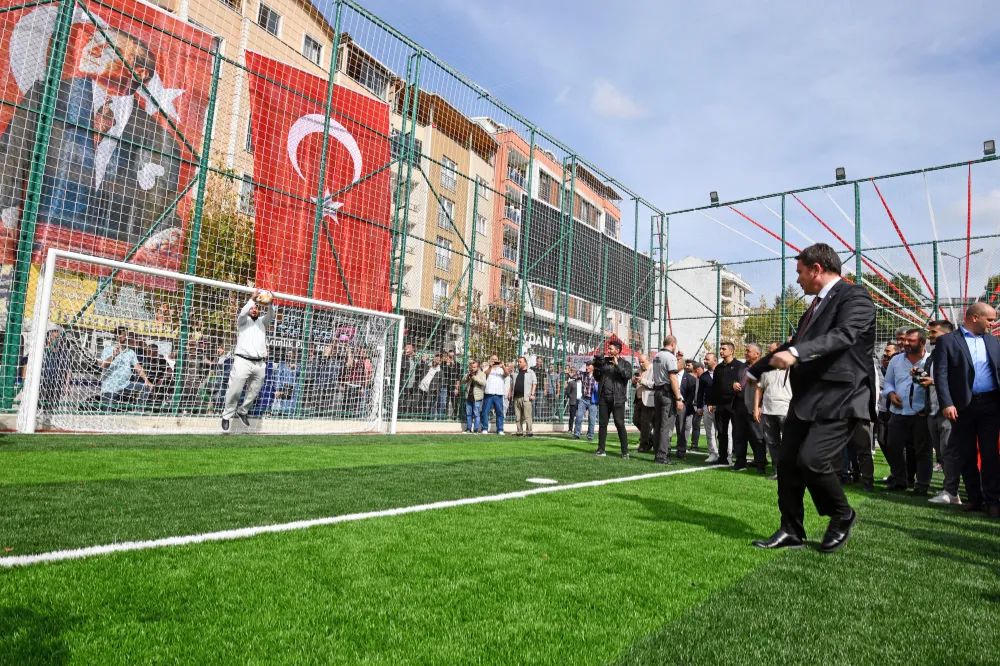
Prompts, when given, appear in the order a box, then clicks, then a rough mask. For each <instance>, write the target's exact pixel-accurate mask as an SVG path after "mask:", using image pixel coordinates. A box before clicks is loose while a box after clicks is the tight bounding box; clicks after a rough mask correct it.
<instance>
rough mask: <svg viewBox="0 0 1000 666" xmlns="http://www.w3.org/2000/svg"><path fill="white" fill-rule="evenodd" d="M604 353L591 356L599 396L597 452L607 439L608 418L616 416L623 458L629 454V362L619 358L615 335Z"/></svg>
mask: <svg viewBox="0 0 1000 666" xmlns="http://www.w3.org/2000/svg"><path fill="white" fill-rule="evenodd" d="M605 353H606V355H605V356H601V355H599V354H598V355H597V356H595V357H594V377H595V378H596V379H597V382H598V385H599V386H600V389H599V398H598V403H597V413H598V419H599V422H600V429H599V430H598V437H597V452H596V453H595V455H597V456H601V457H603V456H604V455H605V453H604V448H605V443H606V442H607V439H608V421H610V419H611V418H612V417H614V420H615V429H616V430H618V440H619V443H620V444H621V450H622V458H626V459H627V458H628V431H627V430H625V403H626V401H627V400H628V383H629V382H630V381H631V380H632V364H631V363H629V362H628V361H626V360H625V359H623V358H621V353H622V343H621V341H620V340H618V339H617V338H612V339H611V340H608V343H607V345H605Z"/></svg>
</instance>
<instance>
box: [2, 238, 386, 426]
mask: <svg viewBox="0 0 1000 666" xmlns="http://www.w3.org/2000/svg"><path fill="white" fill-rule="evenodd" d="M36 284H38V287H37V289H36V290H35V291H36V293H35V294H34V296H33V303H34V308H33V309H32V308H31V307H30V305H29V310H28V312H27V313H26V314H25V320H26V325H27V326H30V334H29V335H28V339H29V342H28V344H27V345H26V347H25V348H26V351H27V355H28V358H27V363H26V372H25V380H24V384H23V386H24V388H23V391H22V393H21V400H20V406H19V411H18V422H17V426H18V431H20V432H35V431H40V430H54V431H87V432H109V433H164V434H165V433H219V432H221V418H222V414H223V408H224V404H225V401H226V395H227V391H228V390H229V388H230V380H231V375H232V374H233V372H232V370H233V367H234V365H237V366H239V365H240V362H241V359H240V358H238V357H236V356H235V355H234V353H235V345H236V339H237V316H238V314H239V313H240V310H241V309H242V308H243V307H244V306H245V305H246V304H247V302H248V301H249V300H250V299H251V295H252V292H253V288H251V287H246V286H242V285H236V284H228V283H224V282H218V281H214V280H208V279H204V278H199V277H193V276H190V275H183V274H180V273H174V272H171V271H165V270H160V269H156V268H149V267H145V266H139V265H134V264H126V263H121V262H117V261H112V260H108V259H101V258H98V257H93V256H89V255H84V254H78V253H74V252H66V251H61V250H54V249H53V250H49V253H48V256H47V259H46V262H45V264H44V266H43V268H42V275H41V279H39V280H38V281H37V283H36ZM31 298H32V295H31V294H29V301H28V302H29V304H30V303H31V302H32V301H31ZM271 308H272V309H273V312H272V313H271V314H270V315H267V317H268V318H270V322H269V324H268V326H267V332H266V337H267V349H268V353H267V357H266V359H265V360H263V361H261V362H259V366H262V367H263V375H264V378H263V382H262V383H261V384H260V390H259V393H258V394H257V398H256V400H254V401H253V403H252V404H250V405H249V407H248V414H247V417H248V419H249V421H250V425H249V426H245V425H244V424H243V423H242V421H241V420H240V419H239V418H237V417H236V416H233V417H232V418H231V420H230V429H229V432H230V433H240V432H259V433H288V434H292V433H301V434H308V433H316V434H320V433H352V432H394V431H395V422H396V396H397V393H398V391H397V387H398V385H399V367H400V358H401V354H402V336H403V318H402V317H400V316H398V315H392V314H386V313H383V312H375V311H369V310H362V309H358V308H352V307H348V306H344V305H340V304H336V303H328V302H323V301H317V300H313V299H308V298H302V297H297V296H292V295H288V294H280V293H276V294H275V298H274V302H273V304H272V305H271ZM265 312H266V311H265ZM260 316H265V315H264V313H263V312H262V313H261V314H260ZM241 356H242V355H241ZM255 366H257V364H256V363H255ZM255 372H256V373H257V374H258V375H259V374H260V370H259V369H257V370H255ZM246 384H247V387H249V385H250V384H251V381H249V380H248V381H247V382H246ZM246 390H247V389H246V388H245V389H244V390H243V393H242V394H241V395H240V396H239V402H240V404H242V403H243V402H244V400H245V399H246V397H247V396H246Z"/></svg>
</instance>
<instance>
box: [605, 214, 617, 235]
mask: <svg viewBox="0 0 1000 666" xmlns="http://www.w3.org/2000/svg"><path fill="white" fill-rule="evenodd" d="M604 233H606V234H607V235H608V236H611V237H612V238H618V220H616V219H615V218H613V217H611V216H610V215H608V214H607V213H605V215H604Z"/></svg>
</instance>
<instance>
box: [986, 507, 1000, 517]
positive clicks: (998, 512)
mask: <svg viewBox="0 0 1000 666" xmlns="http://www.w3.org/2000/svg"><path fill="white" fill-rule="evenodd" d="M986 513H987V514H988V515H989V517H990V518H1000V506H991V507H990V508H989V510H988V511H987V512H986Z"/></svg>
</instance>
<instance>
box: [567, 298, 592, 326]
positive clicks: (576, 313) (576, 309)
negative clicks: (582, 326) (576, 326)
mask: <svg viewBox="0 0 1000 666" xmlns="http://www.w3.org/2000/svg"><path fill="white" fill-rule="evenodd" d="M569 316H570V317H572V318H573V319H576V320H577V321H582V322H585V323H587V324H589V323H591V317H592V316H593V311H592V306H591V304H590V303H589V302H587V301H584V300H581V299H579V298H573V297H570V299H569Z"/></svg>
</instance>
